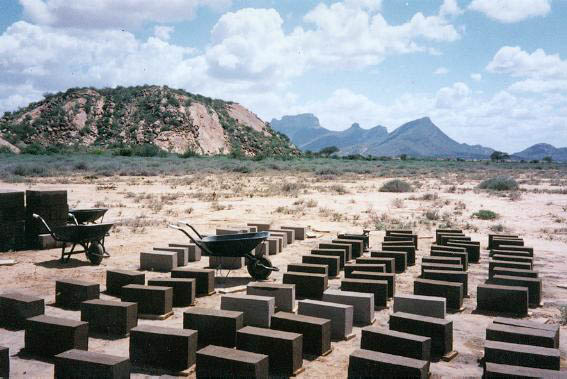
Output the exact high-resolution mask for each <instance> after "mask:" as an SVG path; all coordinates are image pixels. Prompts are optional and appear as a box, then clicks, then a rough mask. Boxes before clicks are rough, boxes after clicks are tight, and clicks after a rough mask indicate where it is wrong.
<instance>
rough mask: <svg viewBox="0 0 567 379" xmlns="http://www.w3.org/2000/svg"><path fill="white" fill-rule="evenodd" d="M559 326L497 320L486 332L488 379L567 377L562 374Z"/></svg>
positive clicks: (485, 361)
mask: <svg viewBox="0 0 567 379" xmlns="http://www.w3.org/2000/svg"><path fill="white" fill-rule="evenodd" d="M559 331H560V329H559V326H558V325H552V324H543V323H539V322H534V321H526V320H518V319H507V318H501V317H498V318H496V319H494V322H493V323H492V325H490V326H489V327H488V328H487V329H486V341H485V344H484V367H485V370H484V373H485V376H486V377H497V376H499V377H504V376H507V377H533V378H535V377H538V378H540V377H541V378H543V377H545V378H559V377H567V375H566V374H565V373H561V372H559V370H560V365H561V362H560V361H561V353H560V351H559ZM562 375H563V376H562Z"/></svg>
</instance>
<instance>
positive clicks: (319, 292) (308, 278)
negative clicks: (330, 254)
mask: <svg viewBox="0 0 567 379" xmlns="http://www.w3.org/2000/svg"><path fill="white" fill-rule="evenodd" d="M328 280H329V279H328V276H327V275H324V274H311V273H306V272H286V273H284V274H283V283H284V284H295V294H296V296H298V297H302V298H312V299H320V298H321V297H322V296H323V292H324V291H325V290H326V289H327V287H328Z"/></svg>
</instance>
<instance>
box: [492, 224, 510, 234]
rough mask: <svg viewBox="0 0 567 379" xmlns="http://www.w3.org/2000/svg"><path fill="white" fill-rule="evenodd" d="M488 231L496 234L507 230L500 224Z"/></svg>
mask: <svg viewBox="0 0 567 379" xmlns="http://www.w3.org/2000/svg"><path fill="white" fill-rule="evenodd" d="M489 229H490V231H491V232H496V233H501V232H505V231H506V230H507V228H506V227H505V226H504V225H502V224H494V225H491V226H490V228H489Z"/></svg>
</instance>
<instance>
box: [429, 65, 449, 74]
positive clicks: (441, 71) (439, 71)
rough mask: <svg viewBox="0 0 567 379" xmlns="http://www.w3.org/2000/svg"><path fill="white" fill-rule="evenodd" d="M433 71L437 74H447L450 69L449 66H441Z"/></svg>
mask: <svg viewBox="0 0 567 379" xmlns="http://www.w3.org/2000/svg"><path fill="white" fill-rule="evenodd" d="M433 73H434V74H435V75H447V74H448V73H449V70H448V69H447V67H439V68H437V70H435V71H434V72H433Z"/></svg>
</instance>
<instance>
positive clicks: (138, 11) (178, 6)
mask: <svg viewBox="0 0 567 379" xmlns="http://www.w3.org/2000/svg"><path fill="white" fill-rule="evenodd" d="M19 1H20V4H21V5H22V7H23V10H24V17H25V18H26V20H27V21H30V22H33V23H36V24H40V25H50V26H57V27H78V28H109V27H115V28H125V27H136V26H139V25H141V24H142V23H144V22H148V21H155V22H162V23H163V22H178V21H184V20H190V19H192V18H193V17H194V16H195V11H196V9H197V8H199V7H202V6H207V7H210V8H213V9H217V10H220V9H224V8H226V7H228V6H229V5H230V3H231V0H160V1H155V0H120V1H114V0H98V1H93V0H72V1H68V0H19Z"/></svg>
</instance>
